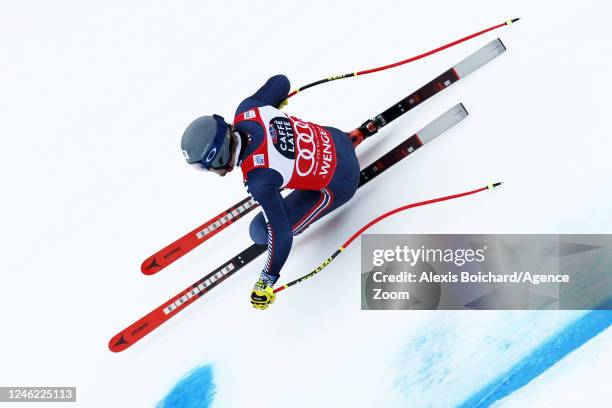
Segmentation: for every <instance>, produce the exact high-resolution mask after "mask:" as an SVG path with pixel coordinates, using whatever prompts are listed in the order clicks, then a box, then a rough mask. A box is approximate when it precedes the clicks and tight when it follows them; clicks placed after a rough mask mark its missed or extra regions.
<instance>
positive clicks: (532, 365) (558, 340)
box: [459, 300, 612, 408]
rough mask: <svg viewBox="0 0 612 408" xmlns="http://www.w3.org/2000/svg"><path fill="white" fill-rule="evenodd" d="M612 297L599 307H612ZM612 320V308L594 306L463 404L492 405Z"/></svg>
mask: <svg viewBox="0 0 612 408" xmlns="http://www.w3.org/2000/svg"><path fill="white" fill-rule="evenodd" d="M610 306H612V300H609V301H608V302H606V304H604V305H601V306H600V307H599V309H610ZM611 324H612V310H593V311H591V312H589V313H587V314H586V315H584V316H583V317H581V318H579V319H578V320H576V321H575V322H573V323H571V324H569V325H568V326H567V327H566V328H564V329H563V330H561V331H560V332H559V333H557V334H555V335H553V336H552V337H550V338H549V339H548V340H546V341H545V342H544V343H543V344H541V345H540V346H538V347H537V348H536V349H535V350H533V351H532V352H531V353H530V354H529V355H528V356H526V357H525V358H523V359H522V360H521V361H519V362H518V363H516V364H515V365H514V366H513V367H512V368H511V369H510V370H508V371H507V372H506V373H504V374H503V375H501V376H499V377H497V378H496V379H495V380H493V381H492V382H490V383H489V384H488V385H486V386H485V387H483V388H482V389H481V390H480V391H477V392H476V393H475V394H474V395H472V396H471V397H470V398H468V399H467V400H466V401H465V402H463V403H462V404H461V405H459V407H461V408H473V407H488V406H490V405H492V404H493V403H495V402H496V401H499V400H500V399H502V398H505V397H507V396H508V395H510V394H512V393H513V392H514V391H516V390H518V389H519V388H522V387H523V386H525V385H526V384H527V383H529V382H530V381H531V380H533V379H535V378H536V377H538V376H539V375H540V374H542V373H543V372H544V371H546V370H548V369H549V368H550V367H552V366H553V365H554V364H555V363H557V362H558V361H559V360H561V359H562V358H563V357H565V356H567V355H568V354H569V353H571V352H572V351H574V350H576V349H578V348H579V347H580V346H582V345H583V344H585V343H586V342H587V341H589V340H590V339H592V338H593V337H595V336H597V335H598V334H599V333H601V332H603V331H604V330H605V329H607V328H608V327H609V326H610V325H611Z"/></svg>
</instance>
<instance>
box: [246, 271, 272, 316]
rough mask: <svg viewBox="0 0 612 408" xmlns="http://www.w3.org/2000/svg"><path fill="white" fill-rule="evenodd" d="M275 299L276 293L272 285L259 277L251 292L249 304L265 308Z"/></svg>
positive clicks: (260, 308)
mask: <svg viewBox="0 0 612 408" xmlns="http://www.w3.org/2000/svg"><path fill="white" fill-rule="evenodd" d="M275 299H276V295H275V294H274V289H273V288H272V286H269V285H268V284H267V283H266V282H265V281H264V280H263V279H259V280H258V281H257V283H256V284H255V286H254V287H253V291H252V292H251V304H252V305H253V307H254V308H255V309H259V310H265V309H267V308H268V306H269V305H270V304H272V303H274V300H275Z"/></svg>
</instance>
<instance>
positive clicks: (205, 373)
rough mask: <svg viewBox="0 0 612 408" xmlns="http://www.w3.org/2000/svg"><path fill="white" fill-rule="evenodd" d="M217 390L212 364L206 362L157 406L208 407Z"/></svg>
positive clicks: (175, 407)
mask: <svg viewBox="0 0 612 408" xmlns="http://www.w3.org/2000/svg"><path fill="white" fill-rule="evenodd" d="M215 392H216V386H215V383H214V382H213V370H212V366H211V365H210V364H206V365H204V366H202V367H198V368H196V369H195V370H193V371H191V372H190V373H189V374H187V375H186V376H185V377H183V378H182V379H181V380H180V381H179V382H178V383H177V384H176V385H175V386H174V388H172V390H171V391H170V392H169V393H168V395H166V397H165V398H164V399H163V400H161V401H160V402H159V403H158V404H157V408H208V407H210V405H211V403H212V401H213V398H214V396H215Z"/></svg>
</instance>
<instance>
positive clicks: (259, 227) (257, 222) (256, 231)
mask: <svg viewBox="0 0 612 408" xmlns="http://www.w3.org/2000/svg"><path fill="white" fill-rule="evenodd" d="M249 235H250V236H251V239H252V240H253V242H255V243H256V244H259V245H265V244H267V243H268V226H267V225H266V220H265V218H264V216H263V213H259V214H257V216H256V217H255V218H253V221H251V225H250V226H249Z"/></svg>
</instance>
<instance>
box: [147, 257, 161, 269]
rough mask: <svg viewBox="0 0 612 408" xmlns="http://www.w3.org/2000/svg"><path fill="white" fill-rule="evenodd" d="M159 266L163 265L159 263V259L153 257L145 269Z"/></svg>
mask: <svg viewBox="0 0 612 408" xmlns="http://www.w3.org/2000/svg"><path fill="white" fill-rule="evenodd" d="M159 267H161V265H160V264H158V263H157V259H155V258H153V260H152V261H151V263H150V264H149V265H148V266H147V267H146V268H145V269H152V268H159Z"/></svg>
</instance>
